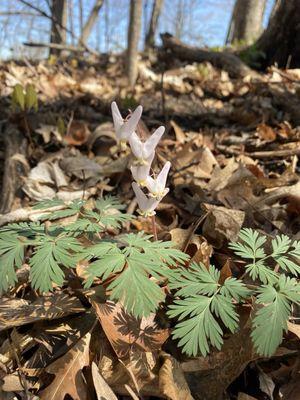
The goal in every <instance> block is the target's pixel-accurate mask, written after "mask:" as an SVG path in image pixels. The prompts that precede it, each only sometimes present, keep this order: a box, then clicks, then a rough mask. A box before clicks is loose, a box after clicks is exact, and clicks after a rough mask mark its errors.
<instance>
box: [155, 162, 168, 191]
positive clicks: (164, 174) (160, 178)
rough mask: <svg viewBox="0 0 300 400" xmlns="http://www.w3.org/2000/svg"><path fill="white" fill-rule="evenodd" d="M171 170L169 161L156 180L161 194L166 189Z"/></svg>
mask: <svg viewBox="0 0 300 400" xmlns="http://www.w3.org/2000/svg"><path fill="white" fill-rule="evenodd" d="M170 168H171V163H170V161H167V162H166V163H165V165H164V166H163V169H162V170H161V171H160V173H159V174H158V176H157V178H156V180H157V186H158V187H159V190H160V191H161V192H162V191H163V190H164V189H165V187H166V183H167V177H168V173H169V170H170Z"/></svg>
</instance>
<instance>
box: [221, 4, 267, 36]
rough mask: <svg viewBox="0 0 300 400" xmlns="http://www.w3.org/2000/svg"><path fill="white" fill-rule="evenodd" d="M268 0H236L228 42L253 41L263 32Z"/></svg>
mask: <svg viewBox="0 0 300 400" xmlns="http://www.w3.org/2000/svg"><path fill="white" fill-rule="evenodd" d="M265 7H266V0H236V2H235V5H234V9H233V12H232V16H231V21H230V25H229V29H228V33H227V39H226V43H234V42H245V43H252V42H253V41H254V40H255V39H257V38H258V36H259V35H260V34H261V32H262V21H263V16H264V11H265Z"/></svg>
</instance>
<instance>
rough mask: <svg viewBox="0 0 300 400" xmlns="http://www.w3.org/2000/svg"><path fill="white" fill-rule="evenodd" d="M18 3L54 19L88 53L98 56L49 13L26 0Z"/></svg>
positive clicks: (51, 19)
mask: <svg viewBox="0 0 300 400" xmlns="http://www.w3.org/2000/svg"><path fill="white" fill-rule="evenodd" d="M18 1H19V2H20V3H22V4H24V5H25V6H28V7H29V8H31V9H32V10H34V11H36V12H37V13H39V15H41V16H43V17H45V18H47V19H50V21H54V22H55V23H56V24H57V25H58V26H59V27H60V28H61V29H63V30H65V31H66V32H67V33H69V34H70V35H71V36H72V37H74V39H75V40H77V41H78V42H79V44H80V45H81V46H83V47H84V49H85V51H87V52H88V53H91V54H94V55H96V56H99V53H97V52H96V51H95V50H93V49H91V48H90V47H88V46H87V45H86V44H84V43H82V42H81V41H80V39H79V38H78V37H77V36H76V35H74V33H73V32H72V31H71V30H70V29H68V28H67V27H65V26H63V25H62V24H60V23H59V21H57V20H56V19H55V18H53V17H52V16H51V15H49V14H47V13H46V12H45V11H43V10H41V9H40V8H38V7H36V6H34V5H33V4H31V3H30V2H29V1H27V0H18Z"/></svg>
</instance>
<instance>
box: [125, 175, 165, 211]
mask: <svg viewBox="0 0 300 400" xmlns="http://www.w3.org/2000/svg"><path fill="white" fill-rule="evenodd" d="M132 188H133V190H134V193H135V196H136V199H137V202H138V205H139V208H140V209H139V213H140V214H141V215H143V216H145V217H149V216H152V215H155V209H156V207H157V206H158V204H159V202H160V200H157V199H155V198H154V197H147V196H146V195H145V194H144V192H143V191H142V189H141V188H140V187H139V186H138V184H137V183H136V182H133V183H132Z"/></svg>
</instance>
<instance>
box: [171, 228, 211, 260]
mask: <svg viewBox="0 0 300 400" xmlns="http://www.w3.org/2000/svg"><path fill="white" fill-rule="evenodd" d="M170 234H171V240H172V242H173V243H175V247H176V248H178V249H179V250H184V249H186V250H185V251H186V253H187V254H189V256H190V257H191V260H190V262H196V263H200V262H201V263H203V264H204V265H205V266H206V267H208V266H209V264H210V257H211V256H212V252H213V248H212V246H210V245H209V244H208V243H207V240H206V239H205V238H204V237H203V236H200V235H195V234H193V233H191V230H190V229H181V228H175V229H172V230H171V231H170Z"/></svg>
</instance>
